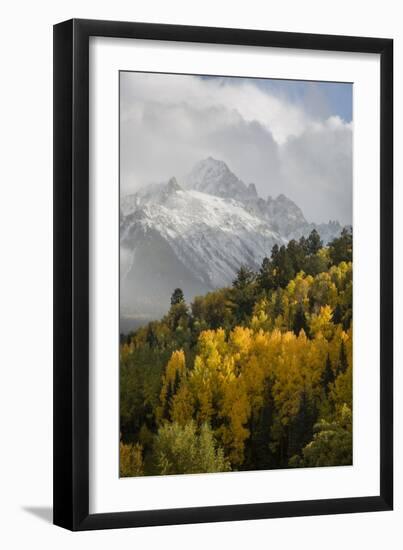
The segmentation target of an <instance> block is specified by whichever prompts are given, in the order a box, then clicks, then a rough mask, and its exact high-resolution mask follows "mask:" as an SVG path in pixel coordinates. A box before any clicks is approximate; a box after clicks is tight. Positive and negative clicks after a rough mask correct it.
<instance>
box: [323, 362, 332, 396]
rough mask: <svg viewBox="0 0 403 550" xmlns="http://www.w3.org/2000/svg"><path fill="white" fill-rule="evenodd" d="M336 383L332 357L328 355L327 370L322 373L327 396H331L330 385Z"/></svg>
mask: <svg viewBox="0 0 403 550" xmlns="http://www.w3.org/2000/svg"><path fill="white" fill-rule="evenodd" d="M333 381H334V372H333V369H332V363H331V361H330V355H329V354H327V357H326V365H325V369H324V371H323V373H322V386H323V389H324V390H325V394H326V396H327V395H329V385H330V384H331V383H332V382H333Z"/></svg>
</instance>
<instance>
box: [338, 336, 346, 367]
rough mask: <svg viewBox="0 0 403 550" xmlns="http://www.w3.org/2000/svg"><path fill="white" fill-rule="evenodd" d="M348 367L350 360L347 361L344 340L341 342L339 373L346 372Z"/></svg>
mask: <svg viewBox="0 0 403 550" xmlns="http://www.w3.org/2000/svg"><path fill="white" fill-rule="evenodd" d="M347 367H348V361H347V353H346V346H345V345H344V342H342V343H341V344H340V353H339V361H338V363H337V374H341V373H343V372H346V370H347Z"/></svg>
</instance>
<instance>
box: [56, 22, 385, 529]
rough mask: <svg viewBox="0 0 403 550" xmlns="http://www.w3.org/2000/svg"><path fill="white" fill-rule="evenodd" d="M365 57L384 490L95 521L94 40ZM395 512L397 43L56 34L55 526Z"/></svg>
mask: <svg viewBox="0 0 403 550" xmlns="http://www.w3.org/2000/svg"><path fill="white" fill-rule="evenodd" d="M91 36H102V37H116V38H137V39H147V40H168V41H180V42H197V43H213V44H229V45H237V46H240V45H241V46H263V47H281V48H297V49H307V50H326V51H343V52H364V53H376V54H380V58H381V69H380V70H381V74H380V83H381V90H380V92H381V105H380V107H381V117H380V118H381V122H380V140H381V144H380V145H381V147H380V191H379V192H380V205H381V212H380V214H381V224H380V225H381V226H380V232H381V234H380V243H381V257H380V265H381V268H380V282H381V284H380V344H381V346H380V365H381V368H380V420H381V423H380V426H381V430H380V491H379V494H377V495H373V496H369V497H368V496H365V497H354V498H340V499H327V500H308V501H293V502H275V503H255V504H240V505H228V506H211V507H210V506H208V507H198V508H176V509H165V510H151V511H132V512H116V513H102V514H90V513H89V252H90V251H89V206H90V205H89V180H88V175H89V38H90V37H91ZM392 507H393V40H391V39H384V38H361V37H348V36H328V35H313V34H300V33H290V32H270V31H256V30H244V29H230V28H207V27H191V26H177V25H159V24H148V23H126V22H115V21H95V20H79V19H73V20H69V21H65V22H63V23H60V24H57V25H55V26H54V523H55V524H56V525H59V526H61V527H65V528H67V529H71V530H74V531H77V530H91V529H106V528H119V527H139V526H152V525H168V524H184V523H202V522H216V521H234V520H247V519H260V518H277V517H291V516H305V515H320V514H342V513H352V512H371V511H381V510H391V509H392Z"/></svg>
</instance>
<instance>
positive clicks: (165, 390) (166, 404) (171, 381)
mask: <svg viewBox="0 0 403 550" xmlns="http://www.w3.org/2000/svg"><path fill="white" fill-rule="evenodd" d="M185 375H186V360H185V353H184V351H183V350H178V351H174V352H173V353H172V355H171V358H170V360H169V361H168V363H167V366H166V368H165V374H164V375H163V377H162V387H161V393H160V407H159V408H158V411H157V418H158V419H159V420H161V419H162V417H163V416H164V414H165V411H167V410H169V408H170V406H171V401H172V398H173V396H174V394H175V393H176V391H177V390H178V389H179V385H180V381H181V379H182V378H183V377H184V376H185Z"/></svg>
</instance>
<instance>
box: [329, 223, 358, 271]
mask: <svg viewBox="0 0 403 550" xmlns="http://www.w3.org/2000/svg"><path fill="white" fill-rule="evenodd" d="M329 255H330V259H331V260H332V262H333V264H334V265H338V264H339V263H340V262H352V261H353V233H352V229H351V227H350V228H348V227H344V228H343V230H342V232H341V234H340V237H337V238H336V239H333V241H332V242H330V243H329Z"/></svg>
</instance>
